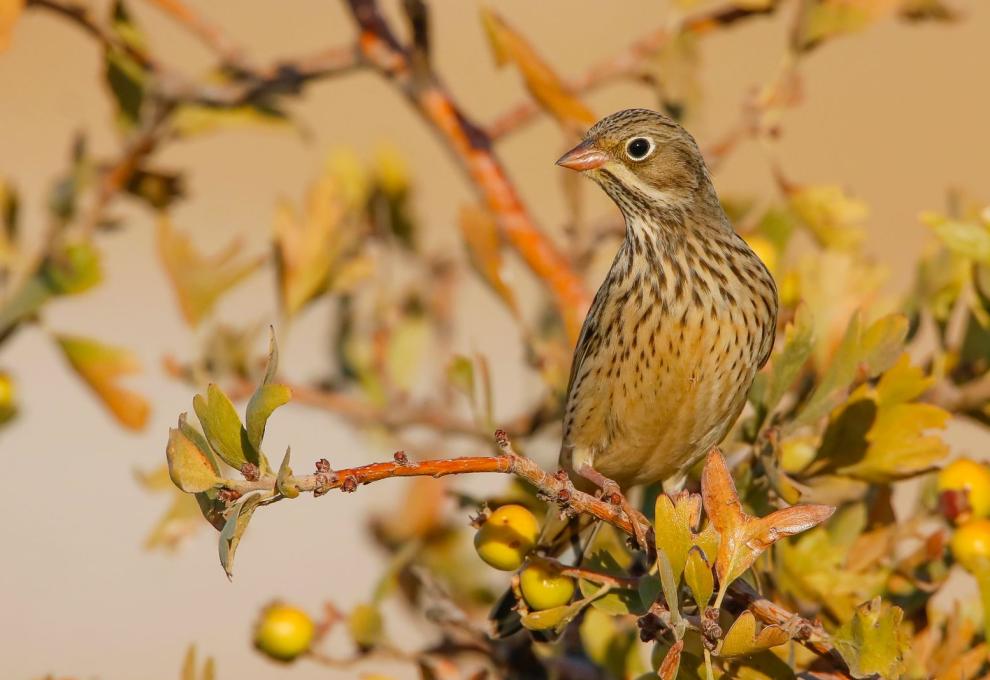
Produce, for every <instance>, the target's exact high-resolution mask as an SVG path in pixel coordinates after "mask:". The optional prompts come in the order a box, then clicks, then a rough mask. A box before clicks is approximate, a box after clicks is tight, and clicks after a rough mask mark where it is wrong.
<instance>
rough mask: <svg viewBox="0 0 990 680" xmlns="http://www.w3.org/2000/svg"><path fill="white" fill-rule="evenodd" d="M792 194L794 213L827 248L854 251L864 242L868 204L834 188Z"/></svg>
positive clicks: (810, 188) (805, 189)
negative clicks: (864, 225) (863, 225)
mask: <svg viewBox="0 0 990 680" xmlns="http://www.w3.org/2000/svg"><path fill="white" fill-rule="evenodd" d="M788 193H789V195H788V199H789V201H790V206H791V210H793V211H794V212H795V213H796V214H797V216H798V217H800V218H801V221H802V222H804V224H805V225H806V226H807V227H808V230H809V231H810V232H811V234H812V235H813V236H814V237H815V239H817V240H818V242H819V243H821V244H822V245H823V246H825V247H826V248H836V249H840V250H851V249H853V248H855V247H856V246H858V245H859V244H860V243H862V241H863V237H864V236H865V232H864V231H863V228H862V226H861V223H862V222H863V220H865V219H866V217H867V215H869V209H868V208H867V206H866V203H864V202H863V201H860V200H858V199H855V198H851V197H850V196H848V195H847V194H846V193H845V192H844V191H843V190H842V188H841V187H838V186H832V185H819V186H805V187H794V188H792V189H790V190H789V192H788Z"/></svg>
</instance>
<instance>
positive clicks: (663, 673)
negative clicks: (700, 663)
mask: <svg viewBox="0 0 990 680" xmlns="http://www.w3.org/2000/svg"><path fill="white" fill-rule="evenodd" d="M682 651H684V640H683V639H681V640H678V641H677V642H675V643H674V644H673V645H671V647H670V649H668V650H667V653H666V654H665V655H664V657H663V663H661V664H660V668H658V669H657V675H658V676H659V677H660V680H676V678H677V671H678V670H679V669H680V667H681V652H682Z"/></svg>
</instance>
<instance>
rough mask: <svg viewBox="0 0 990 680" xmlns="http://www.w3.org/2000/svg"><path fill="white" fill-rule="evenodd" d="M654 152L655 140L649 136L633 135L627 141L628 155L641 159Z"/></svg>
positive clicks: (635, 159)
mask: <svg viewBox="0 0 990 680" xmlns="http://www.w3.org/2000/svg"><path fill="white" fill-rule="evenodd" d="M651 153H653V140H651V139H650V138H649V137H633V138H632V139H630V140H629V141H628V142H627V143H626V155H627V156H629V157H630V158H631V159H633V160H634V161H641V160H643V159H644V158H646V157H647V156H649V155H650V154H651Z"/></svg>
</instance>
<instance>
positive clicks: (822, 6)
mask: <svg viewBox="0 0 990 680" xmlns="http://www.w3.org/2000/svg"><path fill="white" fill-rule="evenodd" d="M902 1H903V0H868V1H864V0H812V1H811V2H809V3H808V6H807V8H806V10H805V11H804V13H803V15H802V16H801V17H800V23H799V24H798V27H797V30H796V35H795V43H796V47H798V49H801V50H809V49H811V48H813V47H815V46H816V45H818V44H819V43H821V42H823V41H824V40H827V39H830V38H834V37H837V36H841V35H846V34H849V33H855V32H858V31H861V30H863V29H865V28H867V27H868V26H870V25H871V24H873V23H875V22H877V21H879V20H880V19H882V18H884V17H887V16H890V15H892V14H893V13H894V12H895V11H896V10H897V9H898V5H899V4H900V3H901V2H902Z"/></svg>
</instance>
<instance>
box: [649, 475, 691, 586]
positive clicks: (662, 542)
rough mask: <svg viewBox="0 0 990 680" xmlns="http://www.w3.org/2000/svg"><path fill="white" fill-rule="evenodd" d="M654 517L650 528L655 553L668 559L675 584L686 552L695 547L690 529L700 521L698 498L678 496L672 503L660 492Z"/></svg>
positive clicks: (687, 495)
mask: <svg viewBox="0 0 990 680" xmlns="http://www.w3.org/2000/svg"><path fill="white" fill-rule="evenodd" d="M655 517H656V519H655V520H654V523H653V528H654V533H655V536H656V544H657V550H661V551H663V553H664V555H666V556H667V560H668V561H669V562H670V569H671V571H672V572H673V577H674V582H675V583H677V582H678V581H680V578H681V574H682V573H684V564H685V562H686V561H687V557H688V551H689V550H690V549H691V546H693V545H694V533H693V531H692V529H693V528H694V527H695V526H697V524H698V520H699V519H700V518H701V497H700V496H698V495H696V494H681V495H679V496H678V497H677V500H676V502H675V501H672V500H671V499H670V497H669V496H667V494H663V493H662V494H660V495H659V496H657V502H656V508H655Z"/></svg>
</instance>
